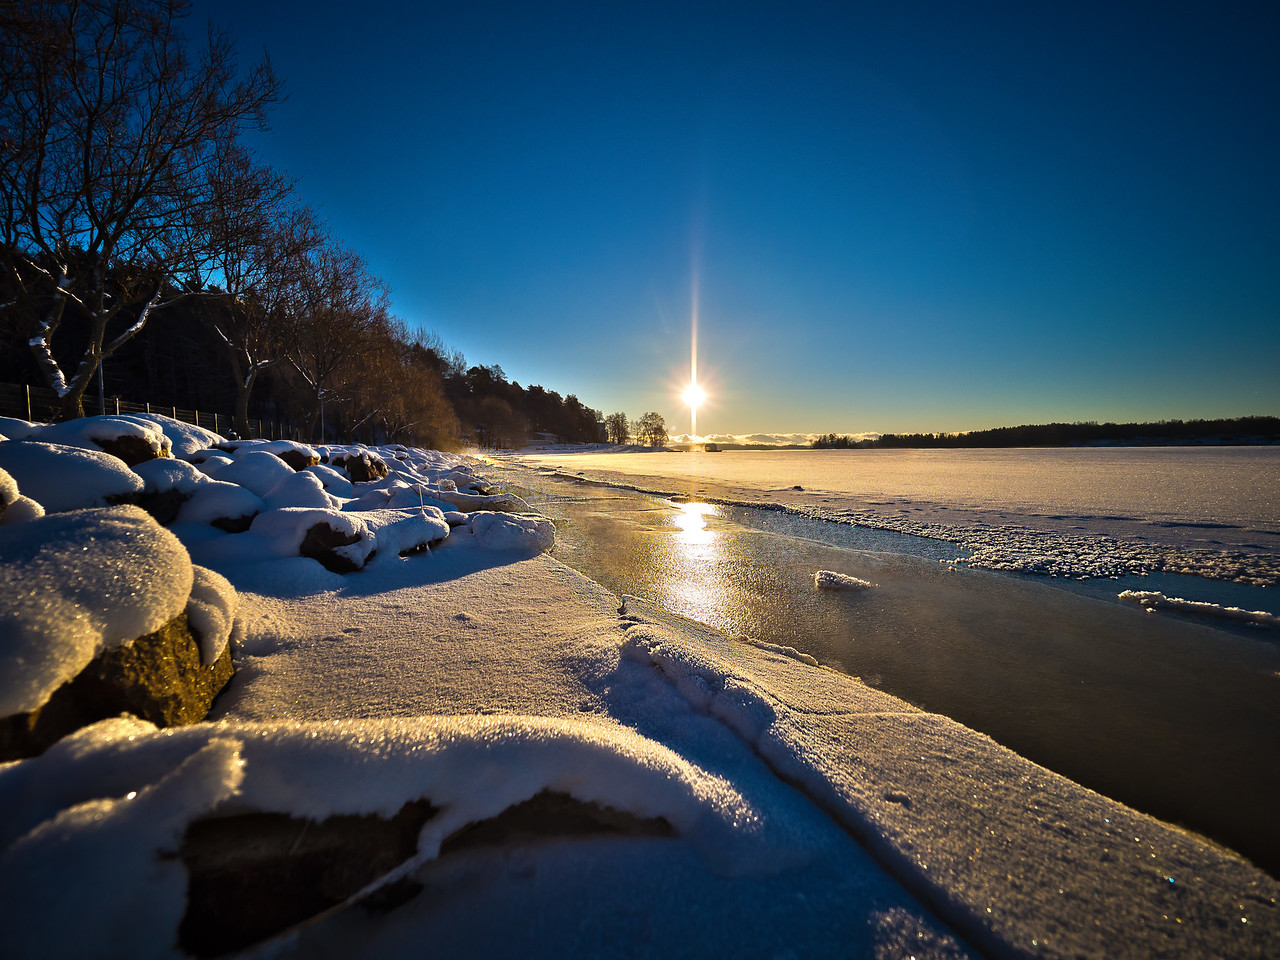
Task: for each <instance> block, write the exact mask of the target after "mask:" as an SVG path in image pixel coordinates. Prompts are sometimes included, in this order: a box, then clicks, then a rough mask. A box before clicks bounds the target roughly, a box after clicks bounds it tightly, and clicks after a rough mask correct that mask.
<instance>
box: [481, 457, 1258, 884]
mask: <svg viewBox="0 0 1280 960" xmlns="http://www.w3.org/2000/svg"><path fill="white" fill-rule="evenodd" d="M509 469H510V468H509ZM506 479H507V481H508V485H509V486H513V487H516V488H520V489H522V490H523V492H524V493H525V494H526V495H527V496H528V497H529V499H530V500H531V505H533V506H535V507H536V508H537V509H539V510H540V511H542V512H543V513H545V514H546V515H548V516H551V517H553V518H555V519H556V520H557V521H558V522H557V526H558V530H557V543H556V547H555V551H554V556H556V557H557V558H558V559H560V560H561V561H562V562H564V563H566V564H568V565H569V566H571V567H573V568H575V569H577V570H579V571H580V572H582V573H583V574H585V575H586V576H588V577H590V578H591V579H593V580H595V581H597V582H598V583H600V584H602V585H603V586H605V587H606V588H608V589H610V590H611V591H613V592H615V593H618V594H632V595H639V596H643V597H646V598H648V599H651V600H654V601H656V602H658V603H660V604H661V605H663V606H664V607H666V608H668V609H670V610H673V611H675V612H677V613H680V614H683V615H685V616H688V617H691V618H693V619H696V620H699V621H702V622H705V623H708V624H711V625H712V626H714V627H716V628H718V629H720V630H722V631H723V632H725V633H728V634H730V635H739V634H740V635H747V636H751V637H755V638H759V639H762V640H766V641H769V642H772V643H782V644H786V645H788V646H792V647H795V648H796V649H798V650H801V651H803V652H805V653H808V654H810V655H812V656H814V657H816V658H817V659H818V660H819V661H820V662H822V663H824V664H826V665H829V666H831V667H833V668H835V669H838V670H841V671H843V672H845V673H848V674H850V675H853V676H857V677H859V678H861V679H862V680H863V681H864V682H866V683H868V684H870V685H872V686H875V687H877V688H880V689H883V690H885V691H887V692H890V693H892V694H895V695H896V696H899V697H902V698H903V699H905V700H907V701H909V702H911V703H914V704H916V705H918V706H920V707H922V708H924V709H926V710H930V711H935V712H938V713H942V714H945V715H947V716H950V717H952V718H954V719H956V720H958V721H960V722H961V723H964V724H966V725H967V726H969V727H972V728H974V729H976V730H979V731H982V732H984V733H986V734H988V735H989V736H991V737H992V738H994V739H995V740H997V741H998V742H1000V743H1002V744H1004V745H1005V746H1008V747H1010V748H1012V749H1013V750H1015V751H1017V752H1018V753H1020V754H1022V755H1023V756H1026V757H1028V758H1030V759H1031V760H1034V761H1035V762H1037V763H1040V764H1042V765H1044V766H1046V767H1048V768H1050V769H1052V770H1055V771H1057V772H1059V773H1062V774H1064V775H1066V776H1068V777H1070V778H1072V779H1074V780H1076V781H1078V782H1080V783H1082V784H1085V785H1086V786H1089V787H1091V788H1093V789H1095V790H1098V791H1099V792H1101V793H1103V794H1106V795H1108V796H1110V797H1113V798H1115V799H1118V800H1121V801H1122V802H1125V803H1127V804H1129V805H1131V806H1133V807H1136V808H1138V809H1140V810H1143V811H1146V812H1148V813H1151V814H1153V815H1155V816H1158V817H1160V818H1161V819H1164V820H1168V821H1171V822H1174V823H1178V824H1181V825H1183V826H1185V827H1188V828H1190V829H1192V830H1195V831H1197V832H1199V833H1202V834H1204V835H1206V836H1209V837H1211V838H1213V839H1215V840H1217V841H1219V842H1221V843H1224V844H1226V845H1228V846H1230V847H1232V848H1234V849H1236V850H1237V851H1239V852H1241V853H1243V854H1245V855H1246V856H1248V857H1250V858H1251V859H1252V860H1254V861H1255V863H1257V864H1259V865H1260V866H1262V867H1263V868H1264V869H1267V870H1269V871H1270V872H1271V873H1273V874H1277V875H1280V818H1278V817H1277V816H1276V814H1275V808H1276V807H1275V805H1276V797H1277V796H1280V630H1276V629H1275V628H1267V627H1253V628H1244V627H1235V628H1225V627H1219V626H1212V625H1206V624H1204V623H1199V622H1193V621H1191V620H1189V619H1187V618H1181V617H1177V616H1170V615H1165V614H1154V615H1153V614H1147V613H1145V612H1144V611H1142V610H1140V609H1137V608H1133V607H1129V606H1125V605H1121V604H1119V603H1116V602H1114V593H1115V590H1116V589H1118V588H1117V587H1116V585H1115V584H1114V583H1112V582H1111V581H1100V582H1101V583H1104V584H1109V585H1110V586H1109V587H1103V588H1102V590H1103V591H1104V592H1105V593H1107V595H1109V596H1110V597H1112V598H1113V599H1112V600H1104V599H1098V598H1096V597H1091V596H1088V595H1085V594H1084V593H1082V592H1080V591H1079V590H1077V591H1071V590H1064V589H1061V588H1060V587H1058V586H1054V585H1052V584H1053V583H1056V581H1048V580H1045V579H1043V578H1035V577H1025V576H1023V577H1019V576H1010V575H1007V574H1000V573H994V572H989V571H984V570H974V569H969V568H967V567H964V566H957V565H955V564H951V563H948V562H946V561H949V560H951V559H954V558H956V557H957V555H958V548H957V547H956V545H954V544H949V543H945V542H941V541H938V540H932V539H927V538H922V537H915V536H909V535H905V534H901V533H895V532H892V531H885V530H875V529H869V528H865V527H856V526H850V525H848V524H835V523H826V522H824V521H821V520H816V519H812V518H806V517H798V516H795V515H791V514H785V513H780V512H777V511H769V510H761V509H757V508H752V507H743V506H726V505H717V504H709V503H702V502H698V501H696V500H694V501H691V502H678V501H676V500H669V499H664V498H661V497H655V496H648V495H644V494H639V493H635V492H631V491H626V490H620V489H615V488H612V487H609V486H605V485H602V484H596V483H591V482H586V481H583V480H581V479H574V478H572V477H565V476H548V475H547V474H545V473H536V472H534V471H532V470H526V469H519V468H514V469H510V472H509V473H507V474H506ZM681 499H684V498H681ZM960 555H963V554H962V552H961V553H960ZM818 570H832V571H835V572H837V573H841V574H845V575H848V576H853V577H858V578H860V579H863V580H867V581H870V582H871V583H873V584H874V585H875V586H874V587H872V588H871V589H868V590H865V591H857V592H845V591H828V590H819V589H817V588H816V587H815V585H814V573H815V572H816V571H818ZM1242 589H1244V590H1246V591H1248V592H1255V591H1256V588H1242ZM1095 592H1096V588H1095Z"/></svg>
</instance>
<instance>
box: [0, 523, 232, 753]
mask: <svg viewBox="0 0 1280 960" xmlns="http://www.w3.org/2000/svg"><path fill="white" fill-rule="evenodd" d="M0 572H2V576H3V580H4V582H5V584H6V589H5V590H4V591H3V592H0V622H2V623H3V624H4V627H5V628H4V630H3V631H0V664H2V665H3V667H2V668H0V717H5V718H13V717H20V716H25V715H32V714H34V713H35V712H37V711H39V710H40V709H41V708H42V707H44V706H45V705H46V703H48V702H49V700H50V697H51V696H53V695H54V693H55V691H59V689H60V688H62V687H63V685H64V684H68V683H69V682H70V681H73V680H74V679H75V678H76V677H77V676H79V675H80V674H81V673H82V672H83V671H84V670H85V668H86V667H88V666H89V665H90V664H91V663H93V662H96V661H98V660H99V659H100V657H101V656H102V655H103V654H105V653H109V652H111V651H113V650H115V649H116V648H120V647H123V646H127V645H130V644H133V643H134V642H135V641H136V640H138V638H140V637H146V636H148V635H151V634H155V633H157V631H162V629H163V628H166V627H167V626H168V625H170V624H171V623H172V622H173V621H174V620H175V619H176V618H178V616H179V615H180V614H181V613H183V611H184V610H185V609H186V607H187V602H188V599H189V597H190V595H191V587H192V581H193V572H192V567H191V560H190V558H189V557H188V555H187V551H186V549H185V548H184V547H183V546H182V544H181V543H180V542H179V541H178V540H177V538H176V537H174V536H173V534H171V533H169V532H168V531H167V530H165V529H164V528H163V527H161V526H160V525H159V524H157V523H156V522H155V521H154V520H153V519H152V518H151V517H150V516H149V515H148V514H146V513H144V512H143V511H142V510H140V509H139V508H137V507H133V506H121V507H113V508H109V509H95V510H79V511H73V512H69V513H61V514H55V515H52V516H47V517H44V518H41V519H39V520H34V521H32V522H31V523H29V524H23V525H20V526H9V527H5V528H3V529H0ZM184 629H185V628H184ZM187 640H188V642H189V641H190V637H189V635H188V637H187ZM164 642H165V643H168V644H170V645H173V644H175V643H176V644H179V645H180V643H181V641H180V639H178V638H172V637H171V638H169V639H167V640H165V641H164ZM164 656H165V657H167V659H168V660H169V661H170V663H169V664H168V666H169V667H172V666H173V664H172V662H171V661H172V660H173V657H172V656H171V655H170V654H169V653H166V654H164ZM195 660H196V663H197V664H198V663H199V656H198V654H197V655H196V657H195ZM229 666H230V664H229V662H228V664H227V667H228V672H227V676H229V675H230V674H229ZM130 669H133V668H132V667H130ZM105 682H109V681H105ZM224 682H225V679H224ZM99 686H101V684H99ZM95 695H96V694H95ZM164 695H166V696H167V695H168V694H167V693H165V694H164ZM92 698H93V697H92V696H91V697H90V699H92ZM74 699H75V704H74V706H75V709H74V710H72V711H71V712H72V713H76V712H79V713H82V714H83V713H84V712H85V711H86V710H88V709H89V708H88V707H84V699H85V698H84V697H83V696H80V694H79V693H77V694H76V697H75V698H74ZM99 699H100V698H99ZM108 699H109V698H108ZM211 700H212V696H211V695H210V696H209V698H208V699H207V700H206V701H205V703H204V712H207V710H208V705H209V702H211ZM65 706H66V705H65V704H64V705H63V707H60V710H61V712H63V713H65V712H67V710H66V709H65ZM82 708H83V709H82ZM117 712H119V709H117V708H112V709H111V710H110V711H109V713H106V714H103V713H99V714H98V716H104V715H111V714H114V713H117ZM200 715H201V716H203V713H201V714H200ZM38 719H39V718H38V717H31V718H30V719H29V720H28V721H24V723H25V726H26V727H27V728H34V726H35V724H36V722H37V721H38ZM74 719H75V718H73V720H74ZM93 719H97V717H95V716H87V717H83V718H82V722H87V721H88V720H93ZM58 722H59V723H61V722H62V721H58ZM74 725H79V724H74ZM61 732H65V730H62V731H61Z"/></svg>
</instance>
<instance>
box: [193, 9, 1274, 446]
mask: <svg viewBox="0 0 1280 960" xmlns="http://www.w3.org/2000/svg"><path fill="white" fill-rule="evenodd" d="M193 20H194V21H196V22H200V23H203V22H204V21H206V20H213V21H214V22H215V23H216V24H218V25H220V26H222V27H224V28H225V29H226V30H227V31H228V32H229V33H230V34H231V35H232V36H233V37H235V39H236V41H237V45H238V48H239V50H240V52H241V55H242V57H244V58H245V59H246V61H247V60H249V59H251V58H253V57H256V56H257V55H258V54H259V53H260V52H261V51H263V50H266V52H267V53H269V54H270V56H271V58H272V60H273V62H274V64H275V66H276V69H277V71H278V73H279V74H280V75H281V76H282V77H283V78H284V80H285V82H286V85H287V88H288V91H289V100H288V102H287V103H285V104H284V105H282V106H281V107H279V108H278V109H277V110H276V111H275V112H274V114H273V115H272V130H271V131H270V132H269V133H267V134H265V135H263V136H260V137H257V136H256V137H255V138H254V139H253V141H252V142H253V144H254V146H255V147H256V148H257V149H258V150H259V152H260V154H261V156H262V158H263V159H264V160H266V161H268V162H270V163H272V164H273V165H275V166H277V167H279V168H281V169H285V170H288V171H289V172H290V173H292V174H294V175H295V176H296V177H298V179H299V187H300V193H301V195H302V198H303V199H304V200H306V201H308V202H310V203H311V204H312V205H314V206H315V207H317V208H318V210H319V211H320V212H321V214H322V215H323V216H324V217H325V218H327V220H328V222H329V225H330V228H331V230H332V231H333V233H334V234H335V235H336V236H337V237H338V238H339V239H341V240H342V241H343V242H344V243H346V244H347V245H349V246H351V247H353V248H354V249H356V250H357V251H359V252H361V253H363V254H364V255H365V256H366V257H367V258H368V260H369V262H370V266H371V268H372V269H373V270H374V272H375V273H377V274H378V275H380V276H381V277H383V278H384V279H385V280H386V281H387V282H388V283H390V285H391V287H392V290H393V300H394V305H395V309H396V312H397V313H398V314H399V315H400V316H402V317H403V318H404V319H405V320H407V321H409V322H410V323H413V324H416V325H420V326H422V327H425V328H426V329H429V330H435V331H437V332H438V333H439V334H440V335H441V337H442V338H443V339H444V341H445V342H446V343H447V344H448V345H450V346H452V347H456V348H458V349H460V350H462V351H463V353H464V354H465V355H466V358H467V361H468V363H472V364H475V363H480V364H486V365H487V364H494V363H497V364H500V365H501V366H502V368H503V370H505V371H506V372H507V374H508V376H509V377H510V378H511V379H513V380H517V381H519V382H520V383H522V384H525V385H528V384H531V383H540V384H542V385H544V386H546V387H547V388H549V389H554V390H558V391H560V392H561V393H564V394H568V393H576V394H577V395H578V396H579V397H580V398H581V399H582V401H583V402H584V403H587V404H588V405H589V406H593V407H597V408H600V409H601V410H603V412H604V413H606V414H607V413H611V412H613V411H615V410H623V411H625V412H626V413H628V414H629V415H630V416H631V417H633V418H636V417H638V416H639V415H640V414H641V413H642V412H644V411H646V410H657V411H658V412H660V413H662V414H663V415H664V416H665V417H666V418H667V421H668V426H669V427H672V428H674V430H673V432H679V431H683V430H687V429H688V426H687V423H688V419H687V417H688V412H687V408H686V407H684V406H683V404H682V403H681V401H680V400H679V390H680V387H682V386H684V385H685V384H687V382H688V377H689V362H690V360H689V336H690V317H691V313H692V310H693V290H694V288H695V278H696V289H697V291H698V294H697V301H698V303H697V311H698V316H699V345H698V357H699V371H698V373H699V381H700V383H701V384H702V385H703V386H704V387H705V388H706V389H707V391H708V393H709V394H710V395H711V399H710V400H709V401H708V403H707V404H706V405H705V406H704V407H703V408H701V409H700V410H699V413H698V428H699V431H700V432H702V433H712V432H714V433H751V432H770V433H782V432H793V431H797V432H804V431H819V432H828V431H835V432H840V433H854V432H863V431H912V430H963V429H977V428H982V427H990V426H998V425H1005V424H1015V423H1029V422H1044V421H1049V420H1067V421H1072V420H1142V419H1163V418H1175V417H1176V418H1184V419H1189V418H1193V417H1216V416H1238V415H1243V414H1251V413H1264V414H1280V54H1278V53H1277V51H1280V5H1277V4H1274V3H1269V2H1259V0H1251V2H1243V3H1239V2H1230V0H1228V2H1225V3H1217V4H1209V3H1205V2H1199V3H1180V2H1177V0H1172V2H1171V0H1165V2H1158V3H1138V2H1117V0H1110V2H1102V3H1093V2H1077V3H1072V4H1066V3H1052V4H1050V3H1039V2H1034V0H1019V2H1009V3H954V2H936V3H917V2H911V0H902V2H888V0H884V2H877V3H844V4H836V3H830V2H820V3H807V2H795V0H790V2H777V3H754V2H750V0H736V2H728V3H707V2H697V0H683V2H677V3H662V2H648V3H629V2H621V0H608V2H603V0H590V2H578V3H554V2H514V3H496V2H486V0H454V2H449V3H440V2H422V3H388V2H383V3H369V4H358V3H352V2H350V0H344V2H320V0H308V2H306V3H301V2H299V3H291V2H279V3H277V2H271V0H257V2H244V0H218V2H213V0H202V2H200V3H197V4H196V6H195V10H194V14H193Z"/></svg>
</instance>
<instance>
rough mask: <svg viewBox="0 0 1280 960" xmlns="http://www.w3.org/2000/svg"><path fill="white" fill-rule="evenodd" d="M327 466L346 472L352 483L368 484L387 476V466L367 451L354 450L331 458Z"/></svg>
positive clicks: (375, 455)
mask: <svg viewBox="0 0 1280 960" xmlns="http://www.w3.org/2000/svg"><path fill="white" fill-rule="evenodd" d="M329 465H330V466H332V467H338V468H341V469H345V470H346V471H347V476H349V477H350V478H351V480H352V482H353V483H368V482H369V481H370V480H381V479H382V478H383V477H385V476H386V475H387V464H386V461H384V460H383V459H382V458H381V457H379V456H378V455H377V454H376V453H370V452H369V451H368V450H355V451H351V452H348V453H345V454H338V455H337V456H334V457H331V458H330V460H329Z"/></svg>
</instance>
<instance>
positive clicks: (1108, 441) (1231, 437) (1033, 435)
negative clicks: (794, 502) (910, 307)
mask: <svg viewBox="0 0 1280 960" xmlns="http://www.w3.org/2000/svg"><path fill="white" fill-rule="evenodd" d="M1196 443H1203V444H1209V443H1222V444H1270V443H1280V417H1258V416H1253V417H1232V418H1228V419H1223V420H1160V421H1157V422H1154V423H1097V422H1095V421H1087V422H1084V423H1043V424H1026V425H1023V426H1019V427H996V428H994V429H992V430H972V431H970V432H968V433H886V434H884V435H883V436H880V437H878V438H876V439H874V440H872V439H858V438H857V437H851V436H847V435H846V436H840V435H837V434H834V433H828V434H825V435H824V436H821V437H818V438H817V439H816V440H814V441H813V442H812V443H811V444H810V446H811V447H812V448H813V449H816V450H882V449H903V448H929V447H937V448H960V447H1085V446H1107V445H1112V444H1114V445H1117V446H1120V445H1124V446H1148V445H1149V446H1159V445H1161V444H1196Z"/></svg>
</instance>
